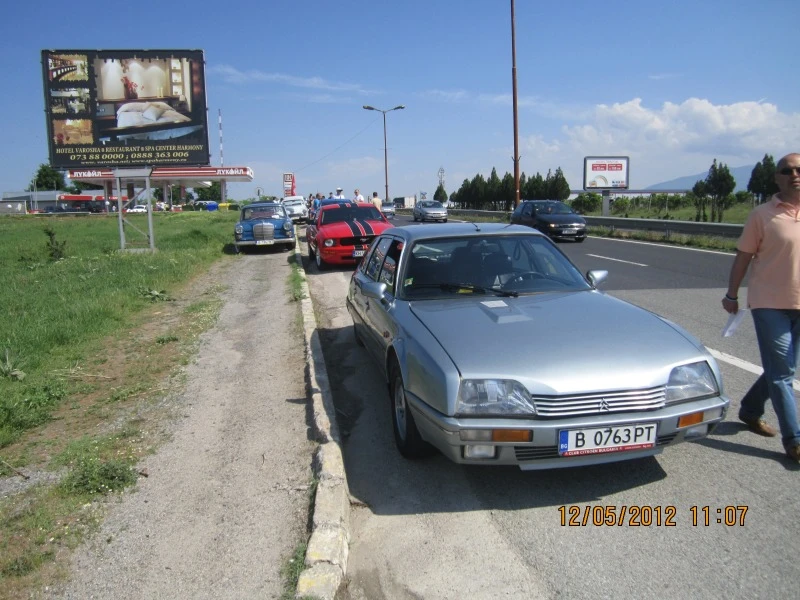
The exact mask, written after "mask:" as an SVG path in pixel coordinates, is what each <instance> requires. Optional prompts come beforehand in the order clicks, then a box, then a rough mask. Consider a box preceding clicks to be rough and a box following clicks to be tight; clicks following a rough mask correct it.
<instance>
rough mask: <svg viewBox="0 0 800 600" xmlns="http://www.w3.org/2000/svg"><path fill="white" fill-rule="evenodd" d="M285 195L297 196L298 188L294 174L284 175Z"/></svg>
mask: <svg viewBox="0 0 800 600" xmlns="http://www.w3.org/2000/svg"><path fill="white" fill-rule="evenodd" d="M283 195H284V196H296V195H297V187H296V186H295V180H294V173H284V174H283Z"/></svg>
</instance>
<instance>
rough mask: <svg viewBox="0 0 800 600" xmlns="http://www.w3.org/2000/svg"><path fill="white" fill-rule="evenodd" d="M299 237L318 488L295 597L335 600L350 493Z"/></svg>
mask: <svg viewBox="0 0 800 600" xmlns="http://www.w3.org/2000/svg"><path fill="white" fill-rule="evenodd" d="M299 242H300V240H299V239H298V243H297V244H296V246H295V253H294V259H295V262H296V264H297V265H298V266H299V267H300V273H301V275H302V279H303V283H302V285H301V289H302V293H303V298H302V300H301V301H300V303H301V312H302V316H303V331H304V334H305V347H306V385H307V388H308V392H309V396H310V399H311V404H312V411H313V425H314V436H315V437H316V439H317V441H318V442H319V447H318V448H317V451H316V452H315V454H314V463H313V468H314V474H315V476H316V478H317V489H316V494H315V498H314V507H313V510H314V515H313V518H312V528H311V537H310V538H309V540H308V547H307V548H306V556H305V569H304V570H303V572H302V573H300V577H299V579H298V581H297V589H296V590H295V597H296V598H303V597H314V598H319V599H321V600H334V597H335V596H336V592H337V591H338V590H339V587H340V586H341V585H342V581H343V580H344V577H345V574H346V573H347V555H348V548H349V544H350V491H349V490H348V488H347V478H346V477H345V471H344V459H343V457H342V448H341V445H340V444H341V437H340V436H339V427H338V425H337V424H336V412H335V409H334V406H333V397H332V395H331V390H330V384H329V383H328V372H327V370H326V368H325V358H324V357H323V355H322V345H321V343H320V340H319V332H318V331H317V318H316V316H315V315H314V306H313V304H312V302H311V294H310V292H309V288H308V280H307V279H306V274H305V270H304V269H303V268H302V267H303V259H302V256H301V254H300V243H299Z"/></svg>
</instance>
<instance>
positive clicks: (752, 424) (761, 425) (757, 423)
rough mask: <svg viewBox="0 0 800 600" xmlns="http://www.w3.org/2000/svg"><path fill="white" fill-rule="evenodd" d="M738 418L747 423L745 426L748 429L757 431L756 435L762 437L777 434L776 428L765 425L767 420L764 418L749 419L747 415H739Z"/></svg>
mask: <svg viewBox="0 0 800 600" xmlns="http://www.w3.org/2000/svg"><path fill="white" fill-rule="evenodd" d="M739 420H740V421H741V422H742V423H744V424H745V425H747V428H748V429H749V430H750V431H752V432H753V433H757V434H758V435H763V436H764V437H775V436H776V435H778V430H777V429H775V428H774V427H773V426H772V425H767V422H766V421H765V420H764V419H750V418H748V417H743V416H742V415H739Z"/></svg>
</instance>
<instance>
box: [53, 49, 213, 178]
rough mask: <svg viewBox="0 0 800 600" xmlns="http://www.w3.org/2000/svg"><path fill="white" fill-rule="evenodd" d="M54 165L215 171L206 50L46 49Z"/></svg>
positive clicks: (56, 166)
mask: <svg viewBox="0 0 800 600" xmlns="http://www.w3.org/2000/svg"><path fill="white" fill-rule="evenodd" d="M42 76H43V81H44V102H45V114H46V117H47V133H48V136H47V137H48V140H49V141H48V147H49V151H50V165H51V166H53V167H54V168H56V169H71V168H85V167H118V168H125V167H142V166H162V165H175V166H180V165H208V164H209V162H210V160H209V156H210V154H209V147H208V120H207V114H206V87H205V60H204V58H203V51H202V50H42Z"/></svg>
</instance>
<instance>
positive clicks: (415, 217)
mask: <svg viewBox="0 0 800 600" xmlns="http://www.w3.org/2000/svg"><path fill="white" fill-rule="evenodd" d="M412 216H413V217H414V223H416V222H417V215H412Z"/></svg>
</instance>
